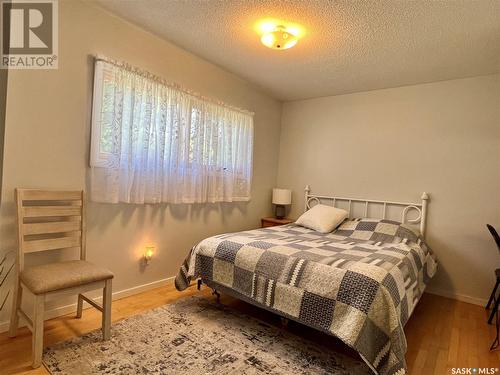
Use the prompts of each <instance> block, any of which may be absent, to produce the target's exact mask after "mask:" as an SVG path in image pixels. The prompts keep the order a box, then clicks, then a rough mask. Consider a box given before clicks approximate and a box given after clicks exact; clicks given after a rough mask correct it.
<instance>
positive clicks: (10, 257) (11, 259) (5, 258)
mask: <svg viewBox="0 0 500 375" xmlns="http://www.w3.org/2000/svg"><path fill="white" fill-rule="evenodd" d="M14 265H15V252H14V251H12V250H11V251H3V252H0V313H1V312H2V310H4V308H5V306H6V305H7V303H6V302H7V298H9V294H10V293H11V292H12V291H11V290H10V285H11V284H10V283H8V282H7V279H8V277H9V275H11V274H14V272H13V270H14Z"/></svg>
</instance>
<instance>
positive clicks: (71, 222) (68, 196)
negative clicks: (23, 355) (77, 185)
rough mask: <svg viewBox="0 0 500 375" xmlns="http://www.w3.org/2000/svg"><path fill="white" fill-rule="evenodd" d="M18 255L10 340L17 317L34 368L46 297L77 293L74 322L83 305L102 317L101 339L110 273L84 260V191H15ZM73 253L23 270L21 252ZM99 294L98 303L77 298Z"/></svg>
mask: <svg viewBox="0 0 500 375" xmlns="http://www.w3.org/2000/svg"><path fill="white" fill-rule="evenodd" d="M15 195H16V204H17V226H18V243H19V246H18V247H19V249H18V256H17V261H16V266H17V267H16V269H17V276H16V282H15V285H14V295H13V303H12V315H11V320H10V329H9V336H10V337H15V336H16V334H17V327H18V324H19V316H21V317H22V318H24V319H25V320H26V322H27V325H28V328H29V329H30V330H31V332H32V333H33V344H32V355H33V364H32V366H33V367H34V368H36V367H39V366H40V365H41V363H42V352H43V322H44V307H45V298H46V297H47V296H52V295H55V294H57V295H71V294H78V303H77V313H76V317H77V318H81V316H82V308H83V301H84V300H85V301H86V302H88V303H89V304H91V305H92V306H94V307H95V308H97V309H98V310H100V311H101V312H102V333H103V339H104V340H108V339H109V337H110V328H111V290H112V289H111V288H112V284H111V281H112V279H113V274H112V273H111V272H110V271H108V270H107V269H105V268H102V267H98V266H96V265H93V264H92V263H89V262H87V261H86V260H85V193H84V192H83V191H44V190H33V189H16V192H15ZM65 248H76V249H78V250H79V253H80V259H79V260H71V261H64V262H56V263H49V264H43V265H39V266H33V267H25V266H24V256H25V254H26V253H34V252H39V251H48V250H55V249H65ZM101 288H102V289H103V303H102V305H99V304H98V303H97V302H95V301H93V300H91V299H89V298H87V297H86V296H84V295H83V294H82V293H84V292H88V291H91V290H95V289H101ZM23 291H26V292H28V293H29V294H31V295H32V297H33V301H34V313H33V319H30V318H29V317H28V315H27V314H26V313H25V312H24V311H23V310H22V308H21V300H22V294H23Z"/></svg>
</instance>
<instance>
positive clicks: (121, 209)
mask: <svg viewBox="0 0 500 375" xmlns="http://www.w3.org/2000/svg"><path fill="white" fill-rule="evenodd" d="M248 204H249V202H231V203H195V204H169V203H155V204H130V203H118V204H112V203H97V202H91V201H89V205H88V207H89V208H88V210H89V211H90V212H91V214H92V217H93V218H103V220H99V221H97V220H88V222H87V228H88V229H96V228H98V229H99V231H100V232H105V231H106V229H107V228H108V226H109V225H110V224H111V222H112V221H113V219H114V218H116V217H120V218H121V224H122V226H124V227H125V226H127V225H128V224H129V223H130V221H131V220H132V217H133V216H134V215H138V218H137V222H139V223H140V225H141V226H140V227H139V228H137V229H141V228H142V227H143V226H144V225H146V224H147V223H148V222H150V223H151V222H154V223H157V224H159V225H165V224H166V221H165V219H166V216H167V214H168V213H170V216H171V217H172V218H173V219H174V220H177V221H186V220H200V219H201V221H202V222H203V223H204V224H208V223H209V217H210V214H211V213H213V212H216V213H218V214H219V217H221V218H222V223H223V224H227V223H228V218H229V217H231V216H232V215H233V212H234V211H237V212H239V213H240V214H241V215H243V216H246V214H247V209H248Z"/></svg>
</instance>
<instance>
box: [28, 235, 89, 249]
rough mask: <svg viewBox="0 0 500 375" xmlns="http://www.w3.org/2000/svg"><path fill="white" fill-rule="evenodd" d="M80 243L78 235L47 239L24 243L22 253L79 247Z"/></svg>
mask: <svg viewBox="0 0 500 375" xmlns="http://www.w3.org/2000/svg"><path fill="white" fill-rule="evenodd" d="M80 241H81V236H80V233H78V234H77V235H74V236H72V237H61V238H47V239H45V240H33V241H26V242H25V245H24V252H25V253H35V252H38V251H47V250H55V249H66V248H69V247H80Z"/></svg>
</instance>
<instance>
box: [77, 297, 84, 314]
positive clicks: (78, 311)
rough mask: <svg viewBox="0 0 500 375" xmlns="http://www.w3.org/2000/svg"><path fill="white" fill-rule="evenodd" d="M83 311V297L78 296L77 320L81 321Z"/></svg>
mask: <svg viewBox="0 0 500 375" xmlns="http://www.w3.org/2000/svg"><path fill="white" fill-rule="evenodd" d="M82 311H83V298H82V295H81V294H79V295H78V302H77V304H76V318H77V319H80V318H81V317H82Z"/></svg>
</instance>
